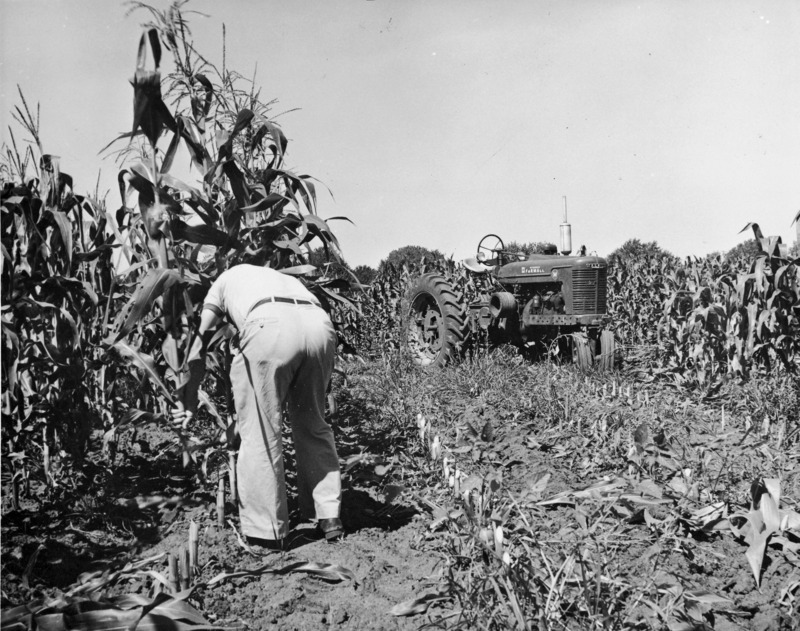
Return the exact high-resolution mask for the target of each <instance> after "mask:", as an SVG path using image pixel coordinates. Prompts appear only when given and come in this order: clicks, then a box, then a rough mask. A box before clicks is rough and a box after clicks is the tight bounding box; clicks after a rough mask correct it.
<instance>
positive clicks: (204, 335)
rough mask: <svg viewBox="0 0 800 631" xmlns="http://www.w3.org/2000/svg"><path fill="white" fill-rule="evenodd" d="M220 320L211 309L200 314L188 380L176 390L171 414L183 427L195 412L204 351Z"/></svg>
mask: <svg viewBox="0 0 800 631" xmlns="http://www.w3.org/2000/svg"><path fill="white" fill-rule="evenodd" d="M220 320H221V317H220V314H219V313H218V312H217V311H216V310H215V309H213V308H209V307H205V308H204V309H203V312H202V313H201V314H200V327H199V328H198V329H197V337H196V338H195V340H194V342H193V343H192V348H191V349H190V350H189V360H188V364H189V380H188V381H187V382H186V383H185V384H184V385H183V386H181V387H180V388H179V389H178V392H177V395H178V396H177V398H178V404H177V406H176V409H175V410H173V413H172V418H173V420H175V421H176V422H177V421H179V422H180V423H181V424H182V425H183V426H184V427H186V424H187V423H188V422H189V420H190V419H191V418H192V417H193V416H194V414H195V413H196V412H197V396H198V395H197V393H198V390H199V389H200V384H201V383H203V377H205V374H206V351H207V350H208V344H209V342H210V341H211V338H212V336H213V335H214V330H215V329H216V328H217V325H218V324H219V322H220Z"/></svg>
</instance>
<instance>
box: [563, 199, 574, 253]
mask: <svg viewBox="0 0 800 631" xmlns="http://www.w3.org/2000/svg"><path fill="white" fill-rule="evenodd" d="M570 252H572V226H571V225H570V224H569V222H568V221H567V196H566V195H564V223H562V224H561V254H563V255H564V256H567V255H568V254H569V253H570Z"/></svg>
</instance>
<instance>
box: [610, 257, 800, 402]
mask: <svg viewBox="0 0 800 631" xmlns="http://www.w3.org/2000/svg"><path fill="white" fill-rule="evenodd" d="M609 296H610V304H611V310H612V315H613V316H614V318H615V322H616V326H617V333H618V335H619V336H620V338H621V339H622V340H623V342H624V343H625V344H627V345H628V346H629V347H631V348H633V349H637V348H638V349H640V350H641V349H643V348H647V349H649V350H650V351H651V355H650V359H651V361H652V362H653V364H654V366H653V368H654V372H656V373H658V374H662V375H668V376H670V377H671V378H672V379H673V380H674V381H675V382H676V383H677V384H679V385H687V386H700V387H708V386H711V385H713V384H715V383H718V382H719V380H720V378H721V377H723V376H724V377H738V378H746V377H748V376H749V375H750V374H751V372H753V371H758V372H764V373H769V372H773V371H787V372H793V371H795V370H797V367H798V362H800V275H799V274H798V265H797V261H796V260H795V261H792V260H789V259H782V258H779V257H776V256H769V255H767V254H766V253H764V254H762V255H761V256H759V257H757V258H756V260H755V261H752V262H749V263H748V262H747V261H744V260H741V259H740V260H738V261H726V260H725V259H723V257H721V256H710V257H706V258H702V259H700V258H688V259H686V260H684V261H680V260H678V259H675V258H674V257H669V256H660V257H657V258H654V259H649V260H648V259H647V258H646V257H639V258H638V259H634V260H623V261H620V262H619V263H618V265H617V268H616V269H615V270H614V271H613V273H612V274H611V275H610V281H609ZM634 354H635V353H634Z"/></svg>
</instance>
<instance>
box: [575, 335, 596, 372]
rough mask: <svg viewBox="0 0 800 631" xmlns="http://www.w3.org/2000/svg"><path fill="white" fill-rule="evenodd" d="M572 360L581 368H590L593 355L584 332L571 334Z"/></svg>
mask: <svg viewBox="0 0 800 631" xmlns="http://www.w3.org/2000/svg"><path fill="white" fill-rule="evenodd" d="M572 361H573V362H574V363H575V364H576V365H577V366H578V368H580V369H581V370H591V368H592V364H593V363H594V357H593V356H592V351H591V349H590V348H589V338H588V337H587V336H586V333H573V334H572Z"/></svg>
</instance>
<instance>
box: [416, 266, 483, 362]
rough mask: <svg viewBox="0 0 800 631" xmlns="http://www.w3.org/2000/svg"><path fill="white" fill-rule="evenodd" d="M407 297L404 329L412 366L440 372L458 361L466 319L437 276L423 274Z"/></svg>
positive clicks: (449, 289)
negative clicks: (434, 367)
mask: <svg viewBox="0 0 800 631" xmlns="http://www.w3.org/2000/svg"><path fill="white" fill-rule="evenodd" d="M407 296H408V298H407V300H408V302H407V308H406V309H405V323H404V329H405V334H406V346H407V348H408V350H409V351H410V352H411V356H412V359H413V360H414V362H415V363H417V364H419V365H420V366H430V365H434V366H436V367H439V368H441V367H443V366H445V365H446V364H448V363H450V362H452V361H455V360H457V359H458V358H460V357H461V353H462V347H463V344H464V341H465V339H466V334H467V330H466V324H465V322H466V318H465V309H464V305H463V302H462V301H461V299H460V298H459V296H458V295H457V294H456V293H455V291H454V290H453V286H452V285H451V284H450V283H449V282H448V281H447V280H446V279H445V278H444V277H442V276H440V275H439V274H424V275H423V276H420V277H419V279H417V282H416V283H415V284H414V285H413V286H412V288H411V290H410V291H409V292H408V295H407Z"/></svg>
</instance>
